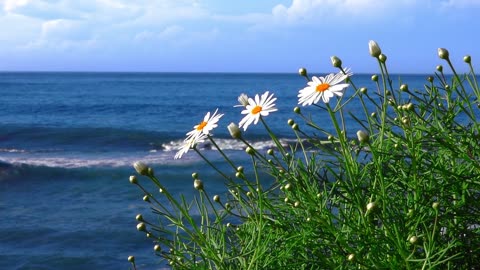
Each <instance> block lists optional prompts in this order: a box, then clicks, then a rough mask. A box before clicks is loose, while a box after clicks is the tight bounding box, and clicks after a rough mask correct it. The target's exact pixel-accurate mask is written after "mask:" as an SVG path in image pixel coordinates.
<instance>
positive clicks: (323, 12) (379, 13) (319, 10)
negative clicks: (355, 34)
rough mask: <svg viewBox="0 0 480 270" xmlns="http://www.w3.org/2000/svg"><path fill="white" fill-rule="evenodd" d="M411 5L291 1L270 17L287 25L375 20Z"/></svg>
mask: <svg viewBox="0 0 480 270" xmlns="http://www.w3.org/2000/svg"><path fill="white" fill-rule="evenodd" d="M413 3H414V1H413V0H385V1H378V0H293V1H292V4H291V5H290V6H288V7H286V6H284V5H282V4H279V5H277V6H275V7H274V8H273V9H272V15H273V18H274V21H276V22H288V23H301V22H306V23H311V22H316V21H317V22H318V21H328V20H332V19H333V20H338V19H340V20H342V18H348V19H352V16H353V18H361V19H375V18H381V17H385V16H388V13H390V12H391V11H395V10H396V8H399V7H408V6H410V5H412V4H413ZM345 16H348V17H345Z"/></svg>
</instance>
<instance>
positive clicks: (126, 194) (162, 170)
mask: <svg viewBox="0 0 480 270" xmlns="http://www.w3.org/2000/svg"><path fill="white" fill-rule="evenodd" d="M370 76H371V74H368V75H354V77H353V81H354V83H355V85H356V86H358V87H363V86H364V87H367V88H369V89H375V87H374V85H373V83H372V82H371V80H370ZM426 76H427V75H401V76H392V77H394V78H401V80H402V81H403V82H407V83H409V85H410V88H419V89H422V88H423V85H424V83H425V82H426V81H425V78H426ZM305 84H306V82H305V79H304V78H302V77H300V76H298V75H297V74H214V73H0V104H1V107H0V108H1V110H0V213H1V215H2V218H1V219H0V262H1V263H0V268H1V269H129V267H130V264H129V263H128V262H127V257H128V256H129V255H135V256H136V261H137V263H138V266H139V269H163V268H165V267H166V265H165V264H164V263H159V258H158V257H155V255H154V252H153V243H152V242H151V241H149V240H148V239H146V238H145V236H144V234H142V233H139V232H137V230H136V224H137V221H136V220H135V215H136V214H138V213H142V214H144V215H148V213H149V212H150V210H149V208H148V205H147V204H146V203H145V202H143V201H142V196H143V194H142V193H141V192H140V190H138V189H137V188H136V187H135V186H132V185H131V184H129V181H128V178H129V176H130V175H131V174H134V170H133V168H132V166H131V164H132V163H133V162H134V161H137V160H141V161H144V162H145V163H147V164H149V165H151V166H152V167H153V168H154V169H155V171H156V174H157V175H158V176H159V178H160V179H161V181H162V182H163V183H164V184H165V186H167V188H168V189H169V190H170V192H172V193H174V194H185V195H186V196H187V197H190V196H192V194H193V193H194V189H193V186H192V179H191V176H190V174H191V172H194V171H198V172H200V174H201V176H202V178H203V179H205V180H204V182H205V185H206V186H208V187H209V188H210V191H211V193H212V194H213V193H218V194H223V193H225V192H226V190H225V189H224V187H223V185H222V183H223V182H222V179H221V178H220V177H218V176H217V175H216V174H215V172H213V171H212V170H210V169H208V167H207V166H206V165H205V164H204V162H203V161H202V160H201V159H200V158H199V157H197V156H196V155H195V153H194V152H189V153H187V154H186V155H185V156H184V158H182V159H180V160H174V159H173V157H174V155H175V150H176V148H177V147H178V146H179V144H180V143H181V141H182V140H183V138H184V135H185V133H186V132H188V131H189V130H191V128H192V127H193V126H194V125H196V124H198V123H199V122H200V121H201V120H202V119H203V116H204V115H205V113H206V112H208V111H210V112H213V111H214V110H215V109H217V108H218V109H219V112H220V113H224V114H225V116H224V117H223V118H222V119H221V120H220V122H219V127H218V128H217V129H215V130H214V136H215V138H216V139H217V142H218V143H219V144H220V146H221V147H222V148H225V149H228V151H229V154H232V155H234V156H235V158H237V159H238V160H239V162H243V160H242V159H244V160H245V161H248V158H247V157H246V155H245V154H244V152H243V145H242V144H239V143H238V142H236V141H234V140H232V139H230V136H229V134H228V131H227V128H226V126H227V125H228V124H229V123H230V122H235V123H238V122H239V121H240V119H241V118H242V116H241V115H240V111H241V109H240V108H234V107H233V106H234V105H236V104H237V103H238V102H237V97H238V95H239V94H241V93H246V94H248V95H249V96H253V95H254V94H256V93H259V94H261V93H263V92H264V91H266V90H270V91H271V92H272V93H274V94H275V96H276V97H278V100H277V102H276V104H277V107H278V109H279V110H278V112H275V113H272V114H271V115H270V116H268V118H266V122H267V123H268V125H269V127H270V128H271V129H272V130H273V131H274V132H275V133H276V134H277V135H278V136H279V137H281V138H284V139H291V138H294V134H293V132H292V131H291V128H290V127H289V126H288V125H287V119H289V118H295V116H296V115H295V114H294V113H293V111H292V109H293V107H295V106H297V102H298V101H297V94H298V90H299V89H301V88H303V87H304V86H305ZM396 85H398V84H396ZM352 93H353V90H352V88H351V87H350V88H349V89H348V90H347V92H346V94H345V95H346V96H348V95H351V94H352ZM304 110H305V112H306V113H307V114H312V117H313V118H314V119H315V120H316V122H317V123H318V124H319V125H321V126H324V127H325V128H326V129H329V126H331V124H330V122H329V119H328V117H327V115H326V113H325V112H323V113H322V111H320V110H318V108H305V109H304ZM345 111H346V112H347V113H348V112H349V113H352V114H355V115H359V114H360V113H361V106H360V104H359V103H358V102H357V101H355V100H352V102H351V103H349V104H348V106H347V107H345ZM346 117H347V122H348V123H349V125H350V126H349V128H351V129H352V130H353V131H356V130H357V129H358V128H360V127H359V126H358V124H356V123H355V122H354V121H352V119H351V118H350V117H349V116H348V114H347V115H346ZM353 134H354V133H353ZM245 138H246V139H247V140H250V141H251V142H252V143H255V144H256V145H257V146H258V147H263V148H267V147H268V146H269V141H268V138H267V134H266V133H265V130H264V129H263V127H261V126H260V125H259V126H251V127H249V128H248V131H247V132H246V133H245ZM202 151H204V152H205V153H206V155H208V156H209V157H210V158H212V159H213V160H215V159H218V160H220V159H219V158H218V153H216V151H211V150H209V149H208V148H207V149H203V150H202ZM220 166H222V165H221V164H220Z"/></svg>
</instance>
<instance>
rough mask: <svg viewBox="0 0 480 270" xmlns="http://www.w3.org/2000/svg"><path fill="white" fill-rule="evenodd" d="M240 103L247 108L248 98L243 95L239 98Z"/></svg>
mask: <svg viewBox="0 0 480 270" xmlns="http://www.w3.org/2000/svg"><path fill="white" fill-rule="evenodd" d="M238 102H239V103H240V105H241V106H243V107H246V106H247V105H248V96H247V95H246V94H243V93H242V94H240V96H238Z"/></svg>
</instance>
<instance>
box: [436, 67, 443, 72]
mask: <svg viewBox="0 0 480 270" xmlns="http://www.w3.org/2000/svg"><path fill="white" fill-rule="evenodd" d="M435 69H436V70H437V71H438V72H443V66H442V65H438V66H437V67H436V68H435Z"/></svg>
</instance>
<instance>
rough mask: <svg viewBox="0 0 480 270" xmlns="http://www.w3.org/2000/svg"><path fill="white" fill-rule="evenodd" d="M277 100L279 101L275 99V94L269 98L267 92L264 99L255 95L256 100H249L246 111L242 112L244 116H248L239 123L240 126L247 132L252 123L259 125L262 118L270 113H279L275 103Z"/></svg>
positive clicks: (263, 96)
mask: <svg viewBox="0 0 480 270" xmlns="http://www.w3.org/2000/svg"><path fill="white" fill-rule="evenodd" d="M275 100H277V98H274V97H273V94H271V95H270V96H269V92H268V91H267V92H265V93H264V94H263V95H262V97H259V96H258V94H257V95H255V100H254V99H252V98H248V104H247V105H246V106H245V110H243V111H242V114H246V115H245V117H243V119H242V120H241V121H240V123H238V126H239V127H240V128H241V127H243V129H244V130H247V128H248V126H249V125H250V124H251V123H252V122H253V124H255V125H256V124H257V123H258V120H259V119H260V116H267V115H268V114H269V113H271V112H274V111H277V108H275V104H274V103H273V102H275Z"/></svg>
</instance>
